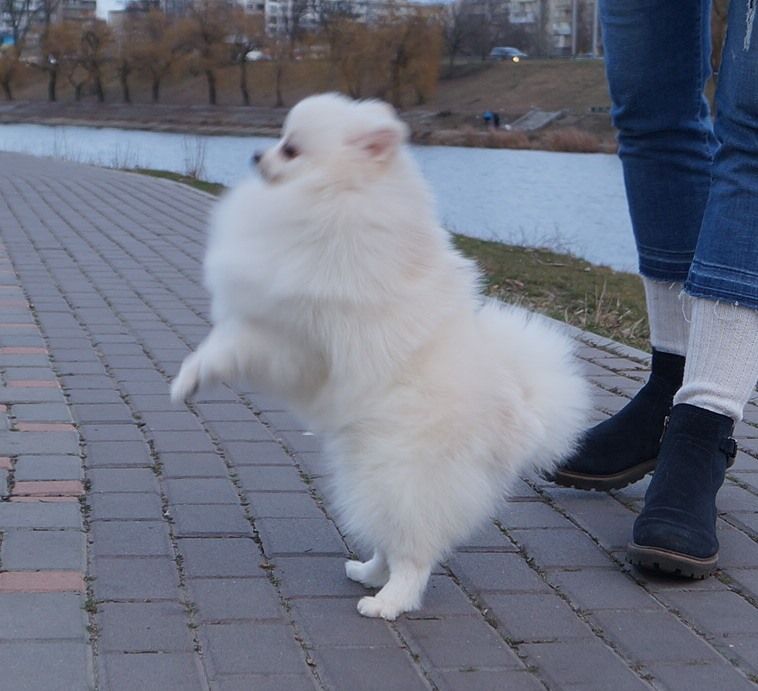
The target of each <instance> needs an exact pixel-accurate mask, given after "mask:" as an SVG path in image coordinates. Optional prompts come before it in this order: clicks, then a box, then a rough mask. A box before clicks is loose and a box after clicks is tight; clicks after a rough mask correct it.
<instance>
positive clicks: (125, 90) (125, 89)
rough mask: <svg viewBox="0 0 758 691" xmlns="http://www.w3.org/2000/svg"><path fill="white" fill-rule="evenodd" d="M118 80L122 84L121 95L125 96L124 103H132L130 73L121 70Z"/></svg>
mask: <svg viewBox="0 0 758 691" xmlns="http://www.w3.org/2000/svg"><path fill="white" fill-rule="evenodd" d="M118 80H119V82H121V94H122V96H123V100H124V103H131V102H132V95H131V93H130V92H129V73H128V72H126V71H124V70H121V71H120V72H119V75H118Z"/></svg>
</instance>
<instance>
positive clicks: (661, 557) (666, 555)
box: [626, 542, 719, 580]
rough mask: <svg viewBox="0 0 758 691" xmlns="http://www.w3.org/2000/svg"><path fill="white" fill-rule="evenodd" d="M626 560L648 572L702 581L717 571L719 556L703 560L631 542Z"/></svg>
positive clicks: (627, 549) (715, 555)
mask: <svg viewBox="0 0 758 691" xmlns="http://www.w3.org/2000/svg"><path fill="white" fill-rule="evenodd" d="M626 559H627V561H628V562H629V563H630V564H633V565H634V566H637V567H639V568H641V569H645V570H647V571H657V572H659V573H665V574H669V575H672V576H680V577H681V578H693V579H699V580H702V579H703V578H707V577H708V576H710V575H711V574H712V573H713V572H714V571H715V570H716V567H717V565H718V560H719V555H718V552H717V553H716V554H714V555H713V556H712V557H707V558H705V559H701V558H700V557H692V556H690V555H688V554H682V553H681V552H674V551H672V550H668V549H663V548H662V547H643V546H642V545H638V544H636V543H634V542H630V543H629V544H628V545H627V547H626Z"/></svg>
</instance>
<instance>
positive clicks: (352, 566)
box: [345, 557, 390, 588]
mask: <svg viewBox="0 0 758 691" xmlns="http://www.w3.org/2000/svg"><path fill="white" fill-rule="evenodd" d="M345 574H346V575H347V577H348V578H349V579H350V580H351V581H355V582H356V583H360V584H361V585H365V586H366V587H367V588H381V587H382V586H384V584H385V583H387V581H388V580H389V576H390V574H389V571H388V570H387V566H386V564H385V563H384V561H383V560H381V561H380V560H377V558H376V557H374V558H373V559H371V560H369V561H358V560H355V559H353V560H351V561H348V562H345Z"/></svg>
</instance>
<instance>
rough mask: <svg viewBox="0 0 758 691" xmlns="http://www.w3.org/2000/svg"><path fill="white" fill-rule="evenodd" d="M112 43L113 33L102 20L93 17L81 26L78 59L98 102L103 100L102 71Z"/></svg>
mask: <svg viewBox="0 0 758 691" xmlns="http://www.w3.org/2000/svg"><path fill="white" fill-rule="evenodd" d="M112 43H113V34H112V32H111V30H110V29H109V28H108V25H107V24H106V23H105V22H104V21H102V20H99V19H95V20H92V21H90V22H87V23H86V24H84V25H83V26H82V33H81V46H80V53H79V60H80V63H81V65H82V67H83V68H84V69H85V70H86V72H87V74H88V76H89V80H90V81H91V83H92V87H93V88H94V90H95V96H96V97H97V100H98V102H99V103H103V102H104V101H105V87H104V85H103V81H104V74H103V72H104V70H105V65H106V64H107V63H108V62H109V61H110V59H111V56H110V54H109V49H110V47H111V45H112Z"/></svg>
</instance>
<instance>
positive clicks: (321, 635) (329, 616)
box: [291, 598, 395, 648]
mask: <svg viewBox="0 0 758 691" xmlns="http://www.w3.org/2000/svg"><path fill="white" fill-rule="evenodd" d="M356 605H357V602H356V601H354V600H350V599H343V598H306V599H299V600H293V601H292V605H291V606H292V616H293V618H294V620H295V622H297V625H298V626H299V627H300V628H301V629H302V631H303V632H304V634H305V638H306V641H307V643H308V645H309V646H310V647H312V648H333V647H356V646H357V647H378V646H387V647H391V646H394V645H395V638H394V636H393V634H392V632H391V630H390V628H389V626H388V624H387V623H386V622H385V621H384V620H383V619H369V618H367V617H361V616H356V615H357V609H356Z"/></svg>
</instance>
